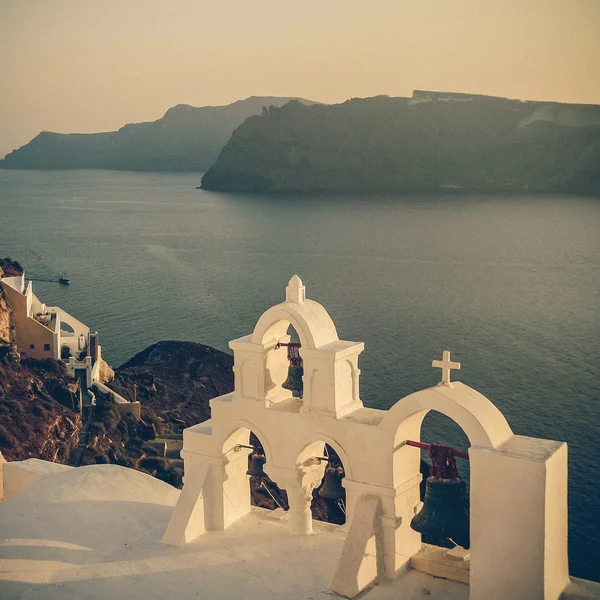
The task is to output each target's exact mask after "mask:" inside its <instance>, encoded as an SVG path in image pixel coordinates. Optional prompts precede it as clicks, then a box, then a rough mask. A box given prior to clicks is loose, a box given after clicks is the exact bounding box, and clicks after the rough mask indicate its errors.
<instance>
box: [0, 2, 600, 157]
mask: <svg viewBox="0 0 600 600" xmlns="http://www.w3.org/2000/svg"><path fill="white" fill-rule="evenodd" d="M0 86H1V93H0V156H3V155H4V154H5V153H7V152H9V151H11V150H12V149H13V148H17V147H19V146H21V145H23V144H25V143H27V142H28V141H29V140H30V139H31V138H32V137H34V136H35V135H37V134H38V133H39V132H40V131H42V130H49V131H59V132H64V133H69V132H95V131H111V130H114V129H118V128H119V127H121V126H122V125H124V124H126V123H130V122H139V121H148V120H155V119H157V118H159V117H161V116H162V115H163V114H164V112H165V111H166V110H167V109H168V108H170V107H171V106H174V105H175V104H181V103H185V104H191V105H194V106H205V105H219V104H228V103H230V102H233V101H235V100H238V99H241V98H246V97H248V96H252V95H273V96H302V97H304V98H309V99H311V100H319V101H321V102H327V103H334V102H343V101H344V100H346V99H348V98H351V97H367V96H375V95H378V94H388V95H390V96H409V95H411V93H412V90H413V89H430V90H441V91H455V92H470V93H481V94H490V95H498V96H507V97H511V98H521V99H526V100H556V101H561V102H583V103H593V104H600V0H471V1H467V0H411V1H408V0H235V1H234V0H0Z"/></svg>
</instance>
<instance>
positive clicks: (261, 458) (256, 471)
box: [246, 453, 268, 479]
mask: <svg viewBox="0 0 600 600" xmlns="http://www.w3.org/2000/svg"><path fill="white" fill-rule="evenodd" d="M266 462H267V458H266V456H265V455H264V454H258V453H255V454H253V455H252V462H251V463H250V466H249V467H248V470H247V471H246V475H250V477H255V478H256V479H268V477H267V474H266V473H265V471H264V469H263V466H264V464H265V463H266Z"/></svg>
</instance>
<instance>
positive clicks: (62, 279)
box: [58, 271, 71, 285]
mask: <svg viewBox="0 0 600 600" xmlns="http://www.w3.org/2000/svg"><path fill="white" fill-rule="evenodd" d="M58 283H60V284H62V285H69V284H70V283H71V280H70V279H68V278H67V274H66V273H65V272H64V271H63V273H62V275H61V276H60V277H59V278H58Z"/></svg>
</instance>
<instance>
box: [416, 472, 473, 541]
mask: <svg viewBox="0 0 600 600" xmlns="http://www.w3.org/2000/svg"><path fill="white" fill-rule="evenodd" d="M410 526H411V528H412V529H414V530H415V531H418V532H419V533H421V534H423V535H424V536H426V537H427V541H428V542H429V543H431V544H434V545H436V546H442V547H446V548H447V547H452V544H450V543H449V542H454V544H458V545H459V546H462V547H463V548H469V545H470V544H469V509H468V504H467V495H466V486H465V484H464V482H463V481H461V480H460V479H438V478H436V477H428V478H427V487H426V490H425V500H424V501H423V508H422V509H421V510H420V511H419V513H418V514H417V515H415V516H414V517H413V519H412V521H411V522H410Z"/></svg>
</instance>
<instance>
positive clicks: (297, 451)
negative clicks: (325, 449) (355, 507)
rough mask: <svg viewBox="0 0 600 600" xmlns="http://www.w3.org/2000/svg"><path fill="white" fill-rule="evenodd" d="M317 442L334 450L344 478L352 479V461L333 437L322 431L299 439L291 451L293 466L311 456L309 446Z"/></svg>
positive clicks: (311, 448)
mask: <svg viewBox="0 0 600 600" xmlns="http://www.w3.org/2000/svg"><path fill="white" fill-rule="evenodd" d="M319 442H323V443H324V444H328V445H329V446H331V447H332V448H333V449H334V450H335V452H336V454H337V455H338V456H339V457H340V460H341V461H342V464H343V465H344V471H345V473H346V475H345V476H346V477H347V478H348V479H352V478H353V476H352V461H351V460H350V456H349V455H348V453H347V452H346V451H345V450H344V447H343V446H342V445H341V444H340V443H339V442H338V441H337V440H336V439H334V438H333V437H331V435H329V434H328V433H325V432H323V431H313V432H310V433H308V434H306V435H304V436H302V438H300V440H299V442H298V443H297V445H296V446H295V447H294V449H293V451H292V456H294V458H295V460H296V465H295V466H298V465H299V464H301V463H302V462H303V461H304V460H306V459H307V458H309V457H310V456H312V454H311V453H310V452H312V450H313V447H311V446H313V444H315V443H319Z"/></svg>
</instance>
